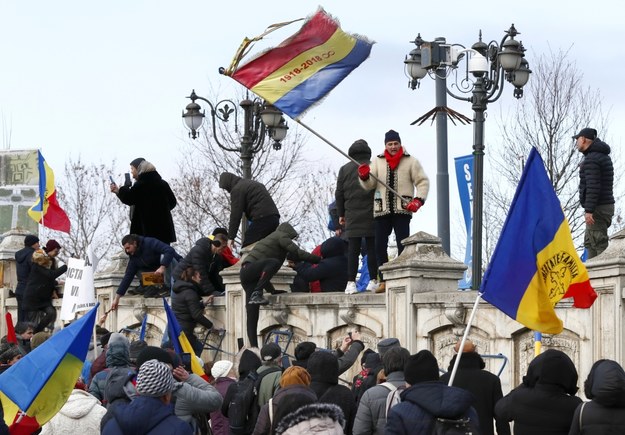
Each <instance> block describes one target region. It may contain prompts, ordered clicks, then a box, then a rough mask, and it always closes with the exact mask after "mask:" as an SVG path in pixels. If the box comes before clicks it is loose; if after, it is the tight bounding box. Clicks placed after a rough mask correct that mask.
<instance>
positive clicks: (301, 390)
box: [254, 384, 317, 435]
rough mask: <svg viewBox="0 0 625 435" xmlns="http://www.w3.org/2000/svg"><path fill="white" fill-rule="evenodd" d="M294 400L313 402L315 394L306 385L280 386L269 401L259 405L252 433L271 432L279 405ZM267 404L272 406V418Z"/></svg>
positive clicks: (262, 433) (276, 422) (299, 402)
mask: <svg viewBox="0 0 625 435" xmlns="http://www.w3.org/2000/svg"><path fill="white" fill-rule="evenodd" d="M296 401H297V403H298V404H302V403H305V402H308V403H315V402H316V401H317V395H316V394H315V393H314V391H312V390H311V389H310V387H308V386H307V385H299V384H295V385H289V386H287V387H284V388H280V389H279V390H278V391H276V393H275V394H274V396H273V398H272V400H271V403H266V404H264V405H263V406H262V407H261V409H260V413H259V414H258V420H256V426H255V427H254V435H269V434H271V433H273V431H272V429H275V428H276V427H277V425H278V423H279V422H278V421H277V420H276V414H277V413H278V410H279V409H280V408H281V406H285V405H286V406H288V405H287V404H289V403H294V402H296ZM281 404H282V405H281ZM269 405H272V406H273V420H272V419H271V418H270V416H269Z"/></svg>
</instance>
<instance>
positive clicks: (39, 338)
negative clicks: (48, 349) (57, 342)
mask: <svg viewBox="0 0 625 435" xmlns="http://www.w3.org/2000/svg"><path fill="white" fill-rule="evenodd" d="M48 338H50V333H49V332H44V331H41V332H37V333H36V334H34V335H33V336H32V337H31V339H30V350H34V349H35V348H36V347H37V346H40V345H41V344H42V343H43V342H44V341H46V340H47V339H48Z"/></svg>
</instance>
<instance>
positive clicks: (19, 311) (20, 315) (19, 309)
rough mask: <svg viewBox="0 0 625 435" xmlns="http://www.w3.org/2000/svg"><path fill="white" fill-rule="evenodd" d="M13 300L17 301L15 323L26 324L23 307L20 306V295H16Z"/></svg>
mask: <svg viewBox="0 0 625 435" xmlns="http://www.w3.org/2000/svg"><path fill="white" fill-rule="evenodd" d="M15 299H16V300H17V321H18V322H26V321H27V319H28V317H27V316H26V311H24V306H23V305H22V295H18V294H17V293H16V294H15Z"/></svg>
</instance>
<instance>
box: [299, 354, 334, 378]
mask: <svg viewBox="0 0 625 435" xmlns="http://www.w3.org/2000/svg"><path fill="white" fill-rule="evenodd" d="M306 368H307V369H308V373H310V377H311V380H312V381H314V382H323V383H327V384H338V383H339V360H338V358H337V357H336V355H334V354H333V353H332V352H325V351H320V352H314V353H313V354H312V355H311V356H310V358H308V365H307V366H306Z"/></svg>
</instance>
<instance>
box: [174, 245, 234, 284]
mask: <svg viewBox="0 0 625 435" xmlns="http://www.w3.org/2000/svg"><path fill="white" fill-rule="evenodd" d="M212 246H213V245H212V244H211V240H210V239H209V238H208V237H202V238H201V239H199V240H198V241H197V242H195V245H194V246H193V248H191V250H190V251H189V253H188V254H187V255H186V256H185V257H184V258H183V259H182V260H181V261H180V262H178V265H177V266H176V269H175V270H174V278H176V279H179V278H180V275H181V274H182V272H183V271H184V270H185V269H186V268H187V267H189V266H192V267H193V269H194V270H197V271H198V272H200V286H201V287H202V292H203V293H204V294H205V295H210V294H212V293H213V292H214V291H218V292H223V291H224V290H225V289H226V288H225V287H224V283H223V279H222V278H221V275H219V272H220V271H221V270H222V269H223V262H224V260H223V257H222V256H221V255H219V254H215V253H213V249H212Z"/></svg>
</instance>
